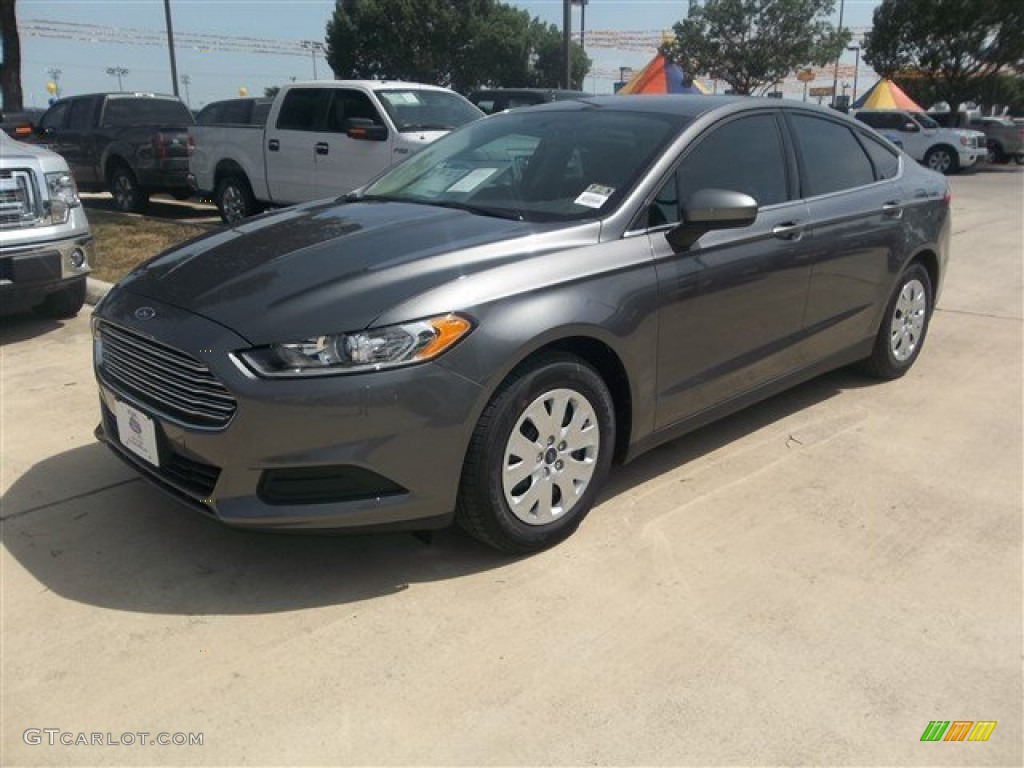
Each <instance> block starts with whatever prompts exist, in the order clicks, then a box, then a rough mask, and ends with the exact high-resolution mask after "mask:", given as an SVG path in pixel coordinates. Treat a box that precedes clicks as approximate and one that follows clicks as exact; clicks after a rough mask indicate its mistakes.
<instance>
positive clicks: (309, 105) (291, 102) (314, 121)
mask: <svg viewBox="0 0 1024 768" xmlns="http://www.w3.org/2000/svg"><path fill="white" fill-rule="evenodd" d="M330 95H331V94H330V91H327V90H325V89H323V88H293V89H292V90H290V91H288V93H287V94H285V97H284V103H283V104H281V111H280V112H279V113H278V115H277V127H278V128H279V129H280V130H283V131H316V130H319V129H320V126H321V125H322V124H323V118H324V113H325V112H326V109H327V100H328V99H329V98H330Z"/></svg>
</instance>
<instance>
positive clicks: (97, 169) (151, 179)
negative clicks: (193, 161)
mask: <svg viewBox="0 0 1024 768" xmlns="http://www.w3.org/2000/svg"><path fill="white" fill-rule="evenodd" d="M194 123H195V121H194V120H193V118H192V113H191V112H189V110H188V108H187V107H186V106H185V105H184V104H183V103H182V102H181V100H180V99H177V98H175V97H173V96H159V95H156V94H152V93H93V94H87V95H84V96H72V97H70V98H66V99H60V100H59V101H57V102H56V103H55V104H54V105H53V106H52V107H50V108H49V109H48V110H47V111H46V114H44V115H43V116H42V117H41V118H40V120H39V125H38V126H37V129H36V136H35V138H34V139H33V140H34V141H37V142H39V143H42V144H44V145H45V146H47V147H48V148H49V149H52V150H54V151H55V152H58V153H59V154H61V155H62V156H63V157H64V159H66V160H67V161H68V165H70V166H71V172H72V173H73V174H74V177H75V181H76V182H77V183H78V188H79V189H81V190H83V191H99V190H109V191H110V193H111V195H112V196H113V199H114V206H115V207H116V208H117V209H118V210H121V211H141V210H144V209H145V207H146V204H147V203H148V202H149V196H150V195H154V194H158V193H166V194H170V195H173V196H174V197H176V198H179V199H182V200H184V199H186V198H188V197H189V196H190V194H191V191H190V190H189V186H188V179H187V173H188V156H189V154H190V153H191V151H192V145H191V142H190V141H189V137H188V128H189V126H191V125H193V124H194Z"/></svg>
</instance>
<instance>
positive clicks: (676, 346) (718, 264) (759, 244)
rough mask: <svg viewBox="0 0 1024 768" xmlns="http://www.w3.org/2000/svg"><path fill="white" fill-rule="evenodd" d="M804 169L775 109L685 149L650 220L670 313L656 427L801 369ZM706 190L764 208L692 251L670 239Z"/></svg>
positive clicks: (661, 349) (665, 312) (665, 313)
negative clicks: (800, 178) (694, 198)
mask: <svg viewBox="0 0 1024 768" xmlns="http://www.w3.org/2000/svg"><path fill="white" fill-rule="evenodd" d="M795 174H796V171H795V164H794V162H793V159H792V156H791V154H790V153H788V152H787V149H786V144H785V139H784V134H783V131H782V128H781V123H780V122H779V117H778V116H777V115H776V114H775V111H774V110H772V111H769V110H766V111H764V112H760V113H755V114H749V113H748V114H744V115H742V116H740V117H738V118H734V119H731V120H728V121H725V122H722V123H719V124H718V125H716V126H714V127H712V128H711V129H709V131H707V132H706V133H705V134H704V135H703V136H702V137H700V138H699V139H698V140H697V141H696V142H695V144H694V145H691V147H690V148H689V149H688V150H687V151H686V153H685V154H684V156H683V158H682V161H681V162H680V164H679V166H678V169H677V171H676V172H675V173H674V174H673V176H672V177H671V178H669V179H668V180H667V181H666V182H665V183H664V185H663V186H662V188H661V191H660V192H659V193H658V194H657V195H656V198H655V201H654V204H653V205H652V206H651V209H650V211H649V214H648V215H649V221H648V225H649V227H650V231H649V234H648V237H649V239H650V246H651V250H652V252H653V254H654V258H655V267H656V270H657V274H658V283H659V290H660V292H661V295H662V309H661V311H660V323H659V333H658V409H657V416H656V419H657V427H658V428H662V427H667V426H670V425H672V424H674V423H675V422H678V421H680V420H682V419H685V418H688V417H691V416H694V415H696V414H698V413H700V412H701V411H704V410H707V409H708V408H711V407H713V406H715V405H717V404H719V403H723V402H725V401H728V400H731V399H733V398H736V397H738V396H741V395H742V394H743V393H745V392H747V391H749V390H752V389H754V388H756V387H758V386H760V385H762V384H765V383H766V382H768V381H771V380H772V379H775V378H778V377H779V376H781V375H783V374H785V373H787V372H789V371H791V370H793V369H794V368H797V367H799V366H800V364H801V360H800V359H799V355H798V353H797V351H796V350H794V348H793V346H792V345H793V344H794V343H795V341H796V339H797V337H798V335H799V334H800V330H801V326H802V322H803V314H804V305H805V303H806V299H807V286H808V281H809V277H810V264H809V261H808V255H807V250H806V247H805V244H804V242H803V228H804V227H805V226H806V225H807V223H808V215H809V214H808V211H807V206H806V205H805V204H804V202H803V201H802V200H800V199H798V198H797V197H796V195H795V194H794V193H795V190H796V179H795ZM700 189H728V190H733V191H736V192H742V193H744V194H748V195H750V196H751V197H753V198H754V199H755V200H757V201H758V203H759V210H758V215H757V220H756V221H755V222H754V223H753V224H752V225H751V226H749V227H744V228H741V229H732V230H722V231H715V232H709V233H707V234H706V235H704V236H703V237H702V238H700V240H698V241H697V242H696V243H695V244H694V245H692V246H691V247H690V248H688V249H686V250H680V251H677V250H675V249H674V248H673V247H672V245H671V244H669V242H668V241H667V239H666V238H665V234H664V233H665V231H667V230H668V229H671V228H672V226H674V224H675V223H676V222H678V221H679V218H680V212H679V209H680V201H681V202H682V203H683V204H684V205H685V201H686V200H687V198H688V197H689V196H690V195H691V194H692V193H693V192H696V191H697V190H700Z"/></svg>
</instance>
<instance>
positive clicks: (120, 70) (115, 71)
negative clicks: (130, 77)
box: [107, 67, 128, 91]
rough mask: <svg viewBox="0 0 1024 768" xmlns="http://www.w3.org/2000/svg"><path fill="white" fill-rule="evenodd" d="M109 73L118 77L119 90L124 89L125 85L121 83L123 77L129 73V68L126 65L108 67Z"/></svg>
mask: <svg viewBox="0 0 1024 768" xmlns="http://www.w3.org/2000/svg"><path fill="white" fill-rule="evenodd" d="M107 74H108V75H110V76H111V77H116V78H117V90H119V91H123V90H124V86H123V85H122V83H121V78H122V77H124V76H125V75H127V74H128V70H127V69H125V68H124V67H107Z"/></svg>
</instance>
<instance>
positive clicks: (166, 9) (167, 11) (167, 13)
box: [164, 0, 178, 96]
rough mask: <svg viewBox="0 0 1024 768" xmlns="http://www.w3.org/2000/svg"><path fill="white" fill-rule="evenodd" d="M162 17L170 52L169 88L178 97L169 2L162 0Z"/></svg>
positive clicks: (168, 0) (169, 0) (176, 68)
mask: <svg viewBox="0 0 1024 768" xmlns="http://www.w3.org/2000/svg"><path fill="white" fill-rule="evenodd" d="M164 16H165V17H166V18H167V50H168V51H170V52H171V87H172V88H174V95H175V96H177V95H178V65H177V64H176V63H175V61H174V28H173V27H172V26H171V0H164Z"/></svg>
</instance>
